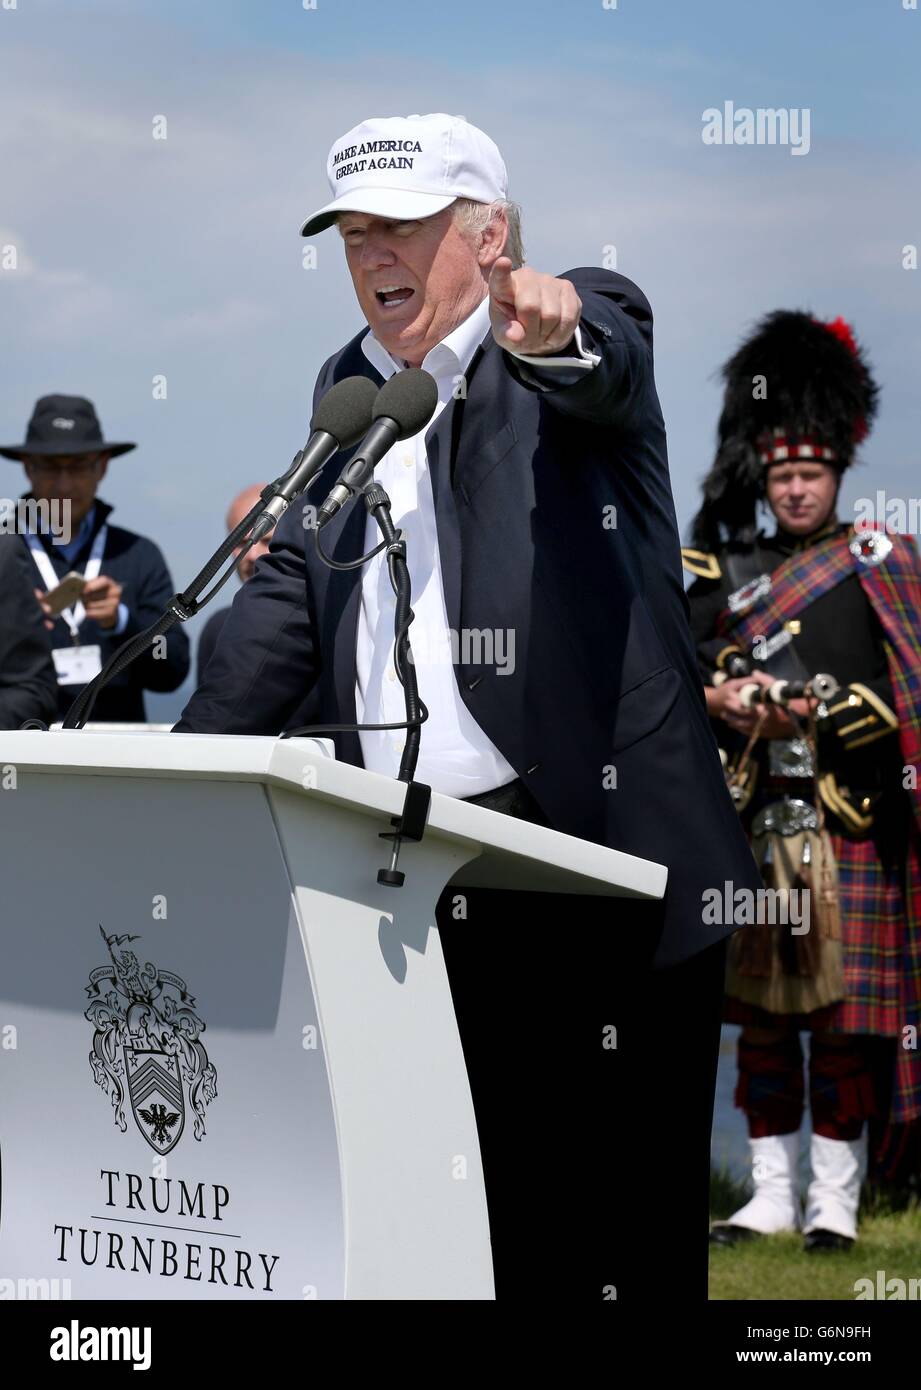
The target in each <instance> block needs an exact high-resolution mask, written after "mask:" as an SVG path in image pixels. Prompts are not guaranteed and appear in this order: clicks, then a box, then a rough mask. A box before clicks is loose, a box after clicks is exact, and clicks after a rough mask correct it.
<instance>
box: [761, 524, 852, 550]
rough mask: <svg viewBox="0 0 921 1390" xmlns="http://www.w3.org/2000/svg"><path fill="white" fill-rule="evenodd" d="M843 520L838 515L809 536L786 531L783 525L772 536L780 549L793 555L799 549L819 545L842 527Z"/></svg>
mask: <svg viewBox="0 0 921 1390" xmlns="http://www.w3.org/2000/svg"><path fill="white" fill-rule="evenodd" d="M840 525H841V522H840V521H839V520H838V518H837V517H833V518H832V519H831V521H828V522H826V523H825V525H824V526H820V527H819V529H818V530H817V531H813V532H811V534H810V535H808V536H794V535H793V534H792V533H791V532H790V531H785V530H784V529H783V527H782V526H778V527H777V531H776V533H775V534H774V536H773V537H772V541H773V543H774V545H775V546H776V547H777V549H778V550H780V551H783V553H784V554H786V555H792V554H794V553H795V552H796V551H798V550H808V549H809V547H810V546H811V545H817V544H818V542H819V541H824V540H826V539H827V537H828V536H831V535H834V533H835V532H836V531H837V530H838V528H839V527H840Z"/></svg>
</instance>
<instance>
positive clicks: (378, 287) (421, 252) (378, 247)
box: [338, 205, 506, 367]
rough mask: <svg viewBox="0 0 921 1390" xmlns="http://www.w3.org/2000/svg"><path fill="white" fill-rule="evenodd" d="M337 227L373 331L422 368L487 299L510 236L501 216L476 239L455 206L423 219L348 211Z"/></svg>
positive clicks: (393, 351)
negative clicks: (493, 270)
mask: <svg viewBox="0 0 921 1390" xmlns="http://www.w3.org/2000/svg"><path fill="white" fill-rule="evenodd" d="M338 225H339V232H340V235H341V236H342V239H343V241H344V242H345V258H346V262H347V263H348V267H349V273H350V275H351V277H352V284H353V285H354V286H355V293H356V294H357V296H358V302H359V304H360V305H361V309H362V313H363V314H364V316H365V318H366V319H367V321H368V323H369V325H370V327H371V329H372V331H373V333H374V336H375V337H376V338H377V339H378V341H379V342H381V343H383V345H384V347H385V348H386V349H387V351H388V352H389V353H390V354H391V356H393V357H397V358H402V359H403V360H404V361H407V362H409V363H410V364H411V365H412V366H415V367H418V366H419V364H420V363H421V362H422V359H423V358H424V357H425V354H426V353H427V352H428V351H429V349H430V348H433V347H434V346H435V344H436V343H440V342H441V341H442V339H443V338H445V337H447V335H448V334H449V333H450V332H451V330H452V329H453V328H456V327H457V325H458V324H459V323H462V322H463V320H464V319H465V318H467V316H468V315H469V314H471V313H472V312H473V310H474V309H475V308H476V307H477V305H478V304H479V303H480V300H481V299H482V298H483V296H484V294H485V292H486V281H487V279H488V278H489V271H490V270H491V268H492V265H493V263H494V262H495V260H496V258H497V257H498V256H500V255H501V254H502V248H503V247H504V244H505V240H506V228H505V223H504V221H503V220H501V219H497V221H496V222H495V223H493V224H492V225H491V226H490V227H489V228H488V229H487V231H486V232H485V233H483V234H482V236H481V237H480V238H474V237H471V236H470V234H469V233H467V232H464V231H462V230H461V229H460V228H459V227H458V226H457V223H456V222H455V220H454V208H453V205H452V206H451V207H447V208H445V209H444V210H443V211H442V212H438V213H436V214H435V216H434V217H426V218H424V219H422V220H421V221H418V222H403V221H401V222H389V221H386V220H384V219H383V218H380V217H372V216H371V215H370V214H368V213H364V212H344V213H341V214H340V216H339V219H338Z"/></svg>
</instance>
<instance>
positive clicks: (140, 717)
mask: <svg viewBox="0 0 921 1390" xmlns="http://www.w3.org/2000/svg"><path fill="white" fill-rule="evenodd" d="M135 447H136V446H135V445H134V444H127V443H118V442H113V441H111V440H107V439H104V438H103V434H102V429H101V426H100V424H99V420H98V418H97V416H96V411H95V409H94V408H93V404H92V402H91V401H88V400H85V399H84V398H83V397H81V396H62V395H52V396H43V397H42V398H41V400H39V401H37V402H36V405H35V409H34V411H33V413H32V418H31V420H30V421H29V426H28V430H27V432H26V438H25V442H24V443H22V444H7V445H5V446H0V454H3V456H4V457H5V458H9V459H13V460H15V461H17V462H20V463H22V465H23V466H24V468H25V471H26V476H27V478H28V480H29V484H30V490H29V492H28V493H27V494H26V495H25V498H24V499H21V503H20V512H22V513H25V514H26V515H27V516H28V517H29V520H28V524H27V525H26V526H24V527H22V528H21V529H22V540H23V543H24V545H25V546H26V547H27V550H28V553H29V555H30V557H31V561H32V567H33V570H34V579H35V596H36V599H37V600H38V603H39V604H40V606H41V608H42V611H43V612H44V613H45V623H46V626H47V628H48V630H49V632H50V635H51V645H52V648H53V653H52V654H53V656H54V664H55V668H56V671H57V682H58V711H57V717H59V718H60V717H63V715H65V714H66V713H67V710H68V709H69V708H70V705H71V704H72V702H73V701H74V700H75V699H76V697H77V696H78V695H79V693H80V691H81V690H82V689H83V687H84V686H85V685H87V684H88V682H89V681H90V680H92V678H93V676H94V675H96V673H97V672H98V671H100V670H101V669H102V667H103V666H104V665H105V663H106V662H107V661H108V659H109V657H110V656H111V655H112V653H113V652H114V651H116V650H117V649H118V647H119V646H121V644H122V643H123V642H125V641H127V639H128V638H129V637H132V636H134V635H135V634H136V633H138V632H141V631H143V629H144V628H145V627H149V625H150V624H151V623H152V622H153V621H154V620H155V618H157V617H158V616H159V614H160V613H161V612H162V611H163V609H164V607H165V606H166V603H167V602H168V600H169V599H170V597H171V596H172V594H173V592H174V589H173V583H172V580H171V579H170V575H169V571H168V569H167V568H166V563H165V561H164V559H163V556H162V555H161V553H160V551H159V549H158V547H157V546H156V545H154V543H153V542H152V541H149V540H147V538H146V537H144V536H138V535H135V534H134V532H132V531H126V530H123V529H122V528H121V527H117V526H112V525H111V524H110V522H109V517H110V515H111V513H112V507H111V506H110V505H109V504H108V503H107V502H103V501H102V499H101V498H97V496H96V492H97V489H98V487H99V484H100V483H101V482H102V479H103V478H104V477H105V475H106V469H107V467H108V462H109V459H112V458H117V457H118V456H119V455H121V454H127V453H128V452H129V451H130V450H131V449H134V448H135ZM23 501H26V502H31V503H32V504H33V506H32V508H31V514H30V513H29V511H27V509H25V508H23V506H22V502H23ZM42 508H45V509H46V510H45V511H43V510H42ZM52 509H57V510H58V511H60V512H61V513H62V514H63V518H64V526H63V528H62V529H61V534H52V528H51V527H49V525H48V524H47V517H49V516H50V515H51V512H52ZM43 518H45V520H44V521H43ZM72 573H77V574H80V575H82V578H83V581H84V583H83V587H82V592H81V593H80V597H79V599H78V600H77V601H76V602H74V603H70V604H68V605H67V606H65V607H64V608H63V610H62V611H60V612H53V611H52V607H51V605H50V604H49V603H48V601H47V600H46V599H45V595H46V594H48V593H50V591H51V590H53V589H55V588H56V587H57V586H58V585H59V584H60V582H61V581H62V580H63V579H64V578H65V576H66V575H68V574H72ZM188 670H189V643H188V638H187V637H186V635H185V633H184V632H182V631H181V630H179V629H178V628H174V629H173V630H172V632H170V633H169V634H168V636H167V637H166V639H165V642H164V643H163V644H161V645H160V646H158V647H154V648H152V649H151V651H150V652H149V653H147V654H146V655H145V656H144V657H142V658H141V659H140V660H139V661H136V662H135V663H134V664H133V665H132V666H129V667H128V668H127V670H125V671H123V672H122V673H121V674H120V675H119V676H116V677H115V678H114V679H113V680H112V681H110V683H109V684H108V686H106V687H105V689H104V690H103V691H102V692H101V694H100V695H99V698H98V700H97V702H96V706H95V709H94V711H93V717H94V719H97V720H100V721H111V722H126V721H130V722H139V723H143V722H144V720H145V718H146V713H145V709H144V691H145V690H156V691H170V690H175V689H176V688H177V686H179V685H181V684H182V682H183V681H184V680H185V677H186V675H187V674H188Z"/></svg>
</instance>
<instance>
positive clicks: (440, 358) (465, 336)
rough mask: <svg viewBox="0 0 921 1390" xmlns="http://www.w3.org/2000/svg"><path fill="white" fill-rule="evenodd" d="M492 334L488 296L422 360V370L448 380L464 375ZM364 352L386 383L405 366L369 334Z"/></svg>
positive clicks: (371, 332)
mask: <svg viewBox="0 0 921 1390" xmlns="http://www.w3.org/2000/svg"><path fill="white" fill-rule="evenodd" d="M488 332H489V295H488V294H485V295H484V296H483V298H482V299H481V300H480V302H479V304H478V305H477V307H476V308H475V309H474V310H473V312H472V313H471V314H468V315H467V317H466V318H465V319H464V320H463V322H462V323H459V324H458V325H457V327H456V328H452V329H451V332H450V333H449V334H448V335H447V337H445V338H442V340H441V342H440V343H436V344H435V346H434V347H433V348H430V349H429V351H428V352H427V353H426V354H425V357H424V358H423V359H422V367H423V370H424V371H426V372H431V374H432V376H434V377H436V378H438V377H441V378H445V377H447V376H453V375H456V374H458V373H463V372H465V371H466V370H467V368H468V367H469V366H470V363H471V361H472V360H473V354H474V353H475V352H476V350H477V348H478V347H479V346H480V343H481V342H482V341H483V339H484V338H485V337H486V334H487V333H488ZM361 350H362V352H363V353H364V355H365V357H367V359H368V361H369V362H370V363H371V366H372V367H376V368H377V370H378V371H379V372H380V374H381V376H382V377H383V378H384V380H385V381H386V380H387V379H388V378H389V377H392V376H393V375H394V374H395V373H396V372H401V371H403V370H404V368H405V367H406V363H405V362H404V361H398V360H397V359H396V358H394V357H391V355H390V353H389V352H388V351H387V349H386V348H385V347H384V345H383V343H381V342H379V340H378V339H377V338H375V336H374V333H373V331H369V332H368V333H366V334H365V336H364V337H363V338H362V340H361Z"/></svg>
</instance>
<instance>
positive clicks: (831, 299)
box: [0, 0, 921, 718]
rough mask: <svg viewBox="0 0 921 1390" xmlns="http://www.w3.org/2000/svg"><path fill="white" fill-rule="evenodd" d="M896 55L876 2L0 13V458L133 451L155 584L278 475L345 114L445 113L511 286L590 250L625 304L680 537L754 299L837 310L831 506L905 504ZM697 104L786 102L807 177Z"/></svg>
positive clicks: (202, 4) (117, 493) (38, 4)
mask: <svg viewBox="0 0 921 1390" xmlns="http://www.w3.org/2000/svg"><path fill="white" fill-rule="evenodd" d="M919 58H921V13H919V12H918V11H917V10H906V9H904V8H903V3H902V0H850V3H841V0H799V3H792V0H773V3H771V4H769V5H767V4H758V3H755V2H754V0H696V2H694V3H692V0H618V5H617V8H616V9H604V7H603V5H602V3H601V0H593V2H592V3H585V2H583V0H578V2H577V3H572V0H567V3H565V4H564V3H559V4H550V3H547V0H540V3H530V4H528V3H523V0H507V3H505V4H504V5H503V6H501V7H499V6H496V5H495V4H487V3H485V0H472V3H470V0H465V3H464V4H463V5H438V6H435V5H431V4H424V5H423V4H408V3H403V0H390V3H378V4H371V3H367V2H366V0H361V2H360V3H356V0H339V2H338V3H336V2H335V0H317V9H316V10H304V9H303V7H302V5H301V3H300V0H261V3H257V2H256V0H252V3H243V0H194V2H193V3H190V0H183V2H182V3H180V0H118V2H117V3H116V0H97V2H96V3H93V0H17V8H16V9H15V10H6V9H4V8H2V0H0V160H2V162H0V168H2V170H3V177H2V181H0V246H2V245H9V244H13V245H15V246H16V247H17V252H18V256H19V268H18V269H17V270H16V271H15V272H9V271H7V272H2V273H0V313H2V323H3V333H2V334H0V368H2V382H3V390H2V394H0V434H2V437H3V441H4V442H7V441H11V440H14V439H18V438H21V437H22V435H21V432H22V430H23V428H24V426H25V421H26V419H27V417H28V414H29V412H30V410H31V406H32V403H33V401H34V400H35V398H36V397H37V396H38V395H40V394H43V393H45V392H46V391H53V390H59V391H71V392H75V393H79V394H85V395H89V396H91V397H92V398H93V399H94V400H95V402H96V404H97V408H98V410H99V413H100V415H101V417H102V420H103V424H104V426H105V428H106V429H107V431H108V432H109V434H110V437H116V438H127V439H136V440H138V441H139V444H140V447H139V448H138V450H137V451H136V452H135V453H134V454H131V455H129V456H128V457H127V458H125V459H124V460H116V461H115V462H114V463H113V464H112V466H111V469H110V474H109V477H108V478H107V480H106V483H105V487H104V489H103V495H104V496H105V497H106V499H107V500H108V501H110V502H112V503H114V504H115V506H116V509H117V518H118V519H119V520H121V522H122V524H124V525H127V526H130V527H132V528H133V529H136V530H140V531H143V532H145V533H146V534H148V535H151V536H153V537H154V538H155V539H156V540H158V541H159V543H160V544H161V545H162V547H163V549H164V551H165V552H166V555H167V558H168V560H169V563H170V565H171V567H172V570H173V576H174V579H175V581H176V584H177V587H181V586H182V585H184V584H185V583H186V582H187V581H188V579H189V578H190V577H191V575H192V574H193V573H194V571H195V570H196V569H197V568H198V566H199V562H200V561H201V559H202V558H203V557H204V556H205V555H206V554H207V553H208V552H209V551H210V549H211V548H212V547H213V545H215V544H216V543H217V541H218V539H219V538H220V535H221V534H222V531H221V526H222V518H223V513H224V510H225V506H226V503H227V501H228V500H229V498H230V496H231V495H232V494H233V493H234V492H235V491H236V490H238V489H239V488H240V487H242V486H243V485H245V484H247V483H249V482H252V481H258V480H259V479H261V478H266V477H270V476H274V475H275V474H277V473H279V472H281V471H282V470H283V468H284V467H285V466H286V464H287V462H288V461H289V459H290V457H291V455H292V454H293V452H294V450H295V449H296V448H297V447H298V446H299V444H300V443H301V442H302V440H303V437H304V435H305V432H306V427H307V421H308V417H309V409H310V397H311V390H312V385H313V380H314V377H315V375H316V372H317V370H318V368H319V366H320V365H321V363H322V362H323V360H324V359H325V358H326V357H327V356H328V355H329V354H330V353H332V352H333V351H335V350H336V348H337V347H339V346H340V345H341V344H342V343H343V342H345V341H346V340H347V339H348V338H349V337H351V336H352V334H353V333H354V332H355V331H356V330H357V329H358V327H359V326H360V319H359V316H358V310H357V307H356V305H355V303H354V300H353V297H352V291H351V286H350V282H349V280H348V277H347V275H346V272H345V268H344V264H343V262H342V252H341V247H340V245H339V243H338V238H335V234H334V233H333V232H329V233H326V234H321V235H320V236H318V237H317V238H316V241H315V245H316V247H317V250H318V256H319V265H318V269H317V270H315V271H305V270H304V269H303V268H302V265H301V247H302V243H301V240H300V238H299V236H298V226H299V222H300V220H301V218H302V216H303V215H304V214H306V213H307V212H308V211H310V210H312V209H313V208H314V207H316V206H319V205H320V204H321V203H322V202H324V201H326V198H327V192H326V183H325V176H324V170H325V158H326V152H327V149H328V147H329V145H330V144H331V142H332V140H333V139H334V138H335V137H336V136H337V135H339V134H341V133H343V132H344V131H345V130H346V129H348V128H349V127H350V126H352V125H354V124H356V123H357V122H358V121H359V120H361V119H362V118H364V117H366V116H368V115H371V114H378V115H391V114H399V113H403V114H406V113H409V112H411V111H419V112H423V111H433V110H448V111H452V112H457V113H461V114H463V115H465V116H467V117H468V119H470V120H472V121H474V122H475V123H476V124H478V125H480V126H482V127H483V129H485V130H486V131H488V132H489V134H490V135H492V137H493V138H494V139H495V140H496V142H497V143H498V144H499V146H500V148H501V149H502V151H503V154H504V156H505V159H506V163H507V165H508V167H509V173H510V184H511V194H512V196H513V197H515V198H516V199H517V200H518V201H519V202H520V203H521V204H522V206H523V209H524V225H525V243H526V247H527V251H528V260H529V262H530V263H531V264H532V265H534V266H536V267H537V268H538V269H541V270H548V271H553V272H559V271H562V270H564V269H567V268H570V267H572V266H576V265H584V264H599V263H600V262H601V260H602V256H603V254H604V248H605V247H606V246H611V245H613V246H616V248H617V266H618V269H619V270H620V271H621V272H622V273H623V274H625V275H627V276H629V277H630V278H631V279H633V280H635V281H636V282H637V283H638V284H639V285H640V286H641V287H642V288H643V290H644V291H645V292H646V294H647V295H648V297H649V299H650V300H651V302H652V306H653V310H654V312H655V317H656V357H657V379H658V383H659V392H660V396H661V398H662V403H663V408H664V411H665V418H666V423H667V426H668V431H669V447H670V458H671V466H672V473H673V480H674V489H675V496H676V503H677V507H678V513H679V520H680V521H681V522H682V524H683V525H685V524H686V523H687V521H688V520H689V518H690V515H691V513H692V511H693V508H694V505H695V500H696V488H697V484H698V481H699V478H700V476H701V475H702V473H704V472H705V471H706V468H707V467H708V465H709V462H710V457H711V454H712V447H713V435H714V428H715V423H716V416H717V413H718V407H719V392H718V386H717V382H716V380H715V376H714V374H715V372H716V370H717V369H718V367H719V365H720V363H721V362H722V361H723V360H724V359H725V357H726V356H727V355H728V354H729V353H730V352H731V351H732V350H733V348H734V346H735V345H736V343H737V341H738V339H739V337H740V336H741V335H742V333H744V332H745V331H746V329H747V328H748V327H749V326H750V324H751V323H752V321H753V320H754V319H755V318H757V317H758V316H759V315H760V314H762V313H764V312H766V311H767V310H769V309H772V308H776V307H788V308H797V307H802V308H808V309H811V310H812V311H813V312H815V313H816V314H817V315H819V316H822V317H834V316H835V315H837V314H839V313H841V314H843V315H844V316H845V317H847V318H848V319H850V320H851V321H852V322H853V323H854V324H855V326H856V328H857V331H858V335H859V337H860V338H861V340H862V342H863V343H864V345H865V347H866V349H867V351H868V353H869V355H870V357H871V359H872V361H873V363H874V366H875V368H876V371H877V373H878V376H879V378H880V380H881V382H882V386H883V394H882V403H881V411H880V417H879V420H878V423H877V427H876V429H875V431H874V433H873V435H872V436H871V438H870V439H869V441H868V442H867V444H866V445H865V446H864V457H865V459H866V461H867V467H865V468H862V469H859V470H854V471H853V472H852V474H851V475H850V477H849V479H848V481H847V484H846V493H845V504H846V505H848V504H849V503H850V502H852V501H853V500H854V499H855V498H856V497H858V496H861V495H866V494H867V493H868V492H870V491H875V489H876V488H877V487H882V488H885V489H887V490H888V491H889V492H890V493H893V494H898V495H903V496H904V495H914V494H917V492H918V490H919V466H918V465H919V438H921V431H919V424H921V419H919V416H921V406H919V393H918V387H917V374H918V363H919V351H918V349H919V344H921V332H919V322H921V320H919V307H921V272H919V271H907V270H904V269H903V268H902V264H901V252H902V247H903V246H904V245H906V244H915V245H919V244H921V177H919V175H921V157H919V131H921V120H919V110H918V104H919V103H918V96H917V91H918V80H917V74H918V71H919V68H921V63H919ZM727 100H732V101H734V102H735V104H736V106H750V107H758V106H769V107H775V108H776V107H796V108H801V107H808V108H809V110H810V113H811V148H810V151H809V154H808V155H806V156H804V157H795V156H792V155H791V153H790V151H789V149H786V148H782V147H774V148H769V147H712V146H709V147H708V146H704V145H703V143H702V141H701V115H702V112H703V111H704V109H705V108H707V107H711V106H717V107H720V106H722V104H723V102H724V101H727ZM160 114H163V115H166V117H167V120H168V123H169V136H168V139H167V140H166V141H160V142H155V141H154V140H153V139H152V138H151V122H152V119H153V117H154V116H155V115H160ZM334 238H335V239H334ZM161 373H162V374H165V375H166V378H167V383H168V395H167V399H166V400H165V401H154V400H153V398H152V379H153V377H154V376H155V375H158V374H161ZM0 467H4V468H7V469H8V475H7V477H6V481H3V475H2V474H0V494H2V495H15V493H16V492H17V491H18V490H19V481H20V480H19V471H18V469H17V467H16V465H13V464H7V463H6V462H5V461H0ZM196 621H197V622H199V623H200V621H201V620H200V619H199V620H196ZM193 628H194V625H193ZM180 704H181V697H180V698H179V699H172V700H169V701H165V702H163V701H157V702H153V701H152V702H151V708H152V710H155V712H156V713H157V715H158V716H161V717H164V718H169V717H172V715H173V714H174V713H175V711H176V710H177V709H178V707H179V705H180Z"/></svg>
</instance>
